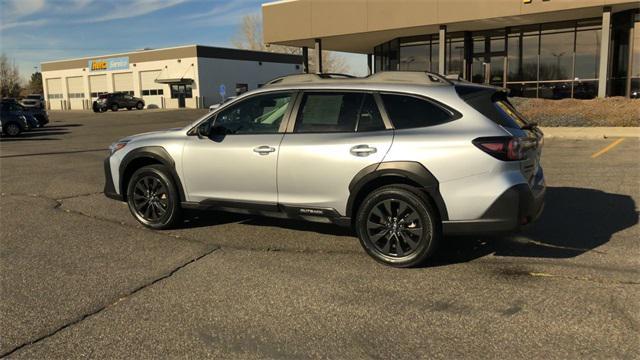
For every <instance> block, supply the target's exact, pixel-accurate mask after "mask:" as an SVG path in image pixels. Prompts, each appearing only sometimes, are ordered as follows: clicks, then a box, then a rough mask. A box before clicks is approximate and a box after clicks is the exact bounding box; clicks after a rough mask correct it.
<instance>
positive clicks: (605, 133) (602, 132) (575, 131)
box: [540, 127, 640, 139]
mask: <svg viewBox="0 0 640 360" xmlns="http://www.w3.org/2000/svg"><path fill="white" fill-rule="evenodd" d="M540 129H541V130H542V132H543V133H544V137H545V138H546V139H553V138H562V139H608V138H623V137H630V138H640V127H541V128H540Z"/></svg>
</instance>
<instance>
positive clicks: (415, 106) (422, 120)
mask: <svg viewBox="0 0 640 360" xmlns="http://www.w3.org/2000/svg"><path fill="white" fill-rule="evenodd" d="M381 96H382V101H383V102H384V107H385V109H386V110H387V114H389V118H390V119H391V122H392V123H393V126H394V127H395V128H396V129H411V128H418V127H426V126H435V125H440V124H444V123H447V122H449V121H452V120H454V119H455V115H454V114H453V113H451V112H450V111H448V110H446V109H444V108H442V107H440V106H439V105H436V104H435V103H433V102H431V101H428V100H425V99H420V98H417V97H413V96H406V95H393V94H381Z"/></svg>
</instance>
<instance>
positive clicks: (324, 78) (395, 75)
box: [265, 71, 453, 86]
mask: <svg viewBox="0 0 640 360" xmlns="http://www.w3.org/2000/svg"><path fill="white" fill-rule="evenodd" d="M330 81H349V82H351V81H358V82H406V83H415V84H448V85H452V84H453V82H451V80H449V79H447V78H446V77H445V76H443V75H440V74H437V73H433V72H428V71H381V72H377V73H375V74H372V75H369V76H366V77H355V76H353V75H348V74H335V73H323V74H293V75H287V76H282V77H279V78H275V79H273V80H271V81H269V82H267V83H265V86H268V85H276V84H277V85H280V84H299V83H320V82H330Z"/></svg>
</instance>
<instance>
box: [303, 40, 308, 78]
mask: <svg viewBox="0 0 640 360" xmlns="http://www.w3.org/2000/svg"><path fill="white" fill-rule="evenodd" d="M302 72H304V73H305V74H308V73H309V48H308V47H306V46H303V47H302Z"/></svg>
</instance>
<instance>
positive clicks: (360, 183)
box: [347, 161, 449, 221]
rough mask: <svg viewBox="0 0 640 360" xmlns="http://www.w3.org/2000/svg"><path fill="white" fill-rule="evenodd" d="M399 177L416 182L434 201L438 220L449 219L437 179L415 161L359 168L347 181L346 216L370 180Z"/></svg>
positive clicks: (391, 162)
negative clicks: (348, 181) (349, 180)
mask: <svg viewBox="0 0 640 360" xmlns="http://www.w3.org/2000/svg"><path fill="white" fill-rule="evenodd" d="M392 176H393V177H401V178H405V179H407V180H409V181H410V182H413V183H416V184H418V185H419V186H420V189H421V190H423V191H425V192H426V193H427V194H428V195H429V196H430V197H431V199H432V200H433V202H434V203H435V205H436V207H437V210H438V212H439V214H440V220H442V221H446V220H448V219H449V216H448V213H447V207H446V205H445V203H444V200H443V199H442V195H440V183H439V182H438V179H436V177H435V176H433V174H432V173H431V172H430V171H429V170H428V169H427V168H425V167H424V166H423V165H422V164H421V163H419V162H416V161H387V162H381V163H378V164H372V165H369V166H367V167H365V168H363V169H362V170H360V171H359V172H358V173H357V174H356V175H355V176H354V177H353V179H352V180H351V182H350V183H349V199H348V200H347V216H349V215H351V214H352V212H353V210H354V209H353V207H354V205H355V202H356V199H357V198H358V196H359V195H360V191H361V190H362V189H363V188H365V186H366V185H367V184H369V183H371V182H372V181H375V180H377V179H380V178H384V177H392Z"/></svg>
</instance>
